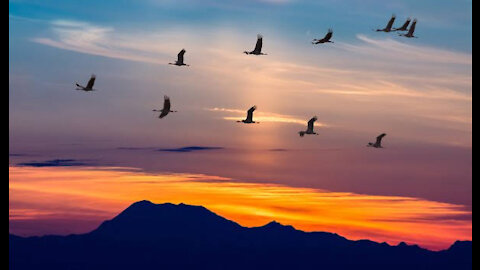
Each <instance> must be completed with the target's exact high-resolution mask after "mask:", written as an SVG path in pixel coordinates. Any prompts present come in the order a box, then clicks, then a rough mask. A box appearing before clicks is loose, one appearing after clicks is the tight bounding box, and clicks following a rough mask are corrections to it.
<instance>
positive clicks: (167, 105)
mask: <svg viewBox="0 0 480 270" xmlns="http://www.w3.org/2000/svg"><path fill="white" fill-rule="evenodd" d="M394 21H395V15H392V17H391V18H390V20H389V21H388V23H387V25H386V27H385V28H383V29H376V30H374V31H377V32H387V33H388V32H393V31H408V32H407V33H406V34H399V35H400V36H404V37H407V38H412V37H414V38H416V37H415V36H414V35H413V33H414V32H415V26H416V24H417V19H414V20H413V22H412V24H411V25H410V28H408V26H409V24H410V22H411V19H410V18H407V20H406V21H405V23H404V24H403V25H402V26H401V27H399V28H393V23H394ZM332 36H333V31H332V29H328V32H327V34H326V35H325V36H324V37H323V38H322V39H314V40H313V41H312V44H323V43H333V41H331V40H330V39H331V38H332ZM262 46H263V36H262V35H260V34H259V35H257V43H256V44H255V48H254V49H253V50H252V51H244V53H245V54H247V55H248V54H253V55H267V54H266V53H263V52H262ZM185 52H186V50H185V49H182V50H181V51H180V52H179V53H178V55H177V60H176V61H175V63H168V64H169V65H176V66H189V65H188V64H185V62H184V55H185ZM95 78H96V76H95V75H92V76H91V77H90V80H89V81H88V83H87V85H86V86H82V85H80V84H78V83H76V86H77V90H83V91H94V90H95V89H93V85H94V83H95ZM256 109H257V107H256V106H253V107H251V108H250V109H248V111H247V118H245V119H244V120H239V121H237V122H239V123H244V124H254V123H257V124H258V123H259V122H255V121H253V112H254V111H255V110H256ZM153 111H154V112H160V115H159V118H164V117H165V116H167V115H168V114H169V113H171V112H177V111H172V110H171V102H170V98H169V97H168V96H165V97H164V102H163V108H162V109H160V110H156V109H154V110H153ZM317 119H318V118H317V117H316V116H314V117H312V118H311V119H310V120H308V123H307V130H304V131H303V130H302V131H299V132H298V134H299V135H300V137H303V136H305V134H307V135H318V134H317V133H316V132H315V131H314V130H313V125H314V123H315V121H317ZM385 135H387V134H385V133H382V134H380V135H379V136H377V138H376V141H375V142H374V143H372V142H369V143H368V144H367V146H369V147H375V148H383V147H382V138H383V137H385Z"/></svg>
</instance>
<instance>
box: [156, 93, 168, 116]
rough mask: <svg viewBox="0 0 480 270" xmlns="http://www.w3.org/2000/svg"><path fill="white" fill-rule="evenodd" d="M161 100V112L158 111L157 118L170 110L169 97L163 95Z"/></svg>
mask: <svg viewBox="0 0 480 270" xmlns="http://www.w3.org/2000/svg"><path fill="white" fill-rule="evenodd" d="M164 99H165V100H164V101H163V109H162V112H161V113H160V116H158V117H159V118H163V117H165V116H166V115H167V114H168V113H169V112H170V98H169V97H167V96H165V97H164Z"/></svg>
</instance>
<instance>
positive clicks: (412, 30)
mask: <svg viewBox="0 0 480 270" xmlns="http://www.w3.org/2000/svg"><path fill="white" fill-rule="evenodd" d="M415 25H417V19H414V20H413V22H412V25H410V29H408V33H406V34H399V36H404V37H407V38H412V37H413V38H416V36H414V35H413V32H415Z"/></svg>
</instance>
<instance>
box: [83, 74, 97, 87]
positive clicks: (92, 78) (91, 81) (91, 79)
mask: <svg viewBox="0 0 480 270" xmlns="http://www.w3.org/2000/svg"><path fill="white" fill-rule="evenodd" d="M95 78H96V76H95V74H92V77H90V80H89V81H88V83H87V86H86V87H85V88H87V89H92V88H93V84H94V83H95Z"/></svg>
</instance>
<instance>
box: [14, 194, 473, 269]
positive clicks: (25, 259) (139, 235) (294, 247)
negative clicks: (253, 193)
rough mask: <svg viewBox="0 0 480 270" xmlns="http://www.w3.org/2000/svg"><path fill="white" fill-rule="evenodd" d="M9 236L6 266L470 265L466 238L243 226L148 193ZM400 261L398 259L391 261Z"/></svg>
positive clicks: (274, 226) (86, 267)
mask: <svg viewBox="0 0 480 270" xmlns="http://www.w3.org/2000/svg"><path fill="white" fill-rule="evenodd" d="M9 239H10V247H9V248H10V261H11V264H10V269H29V268H30V269H31V267H33V266H35V267H37V268H38V266H39V265H40V266H42V267H45V268H48V269H64V268H66V267H70V266H71V265H73V266H75V267H77V268H75V267H74V269H110V268H108V267H107V268H102V267H101V266H102V265H103V266H105V265H108V266H111V267H112V268H114V269H131V268H129V267H139V266H140V267H141V268H139V269H142V268H151V267H154V266H155V267H160V266H163V267H165V268H167V269H192V268H194V269H245V268H249V269H271V267H274V268H275V269H292V267H293V268H295V267H297V268H298V267H300V268H302V269H310V268H318V267H321V266H329V267H335V268H336V269H349V268H351V267H356V268H357V269H382V268H383V269H384V268H385V267H388V268H390V269H407V268H408V269H422V268H425V267H434V268H435V269H449V268H450V267H452V266H453V265H455V269H471V267H470V266H471V261H472V259H471V257H472V254H471V250H472V249H471V247H472V245H471V243H472V242H471V241H456V242H455V243H453V244H452V245H451V246H450V247H449V248H448V249H445V250H442V251H430V250H427V249H423V248H421V247H419V246H418V245H407V244H405V243H403V242H402V243H399V244H398V245H397V246H393V245H389V244H387V243H385V242H384V243H377V242H374V241H370V240H357V241H352V240H348V239H346V238H345V237H342V236H340V235H338V234H335V233H328V232H304V231H301V230H297V229H295V228H294V227H293V226H291V225H282V224H280V223H278V222H276V221H271V222H269V223H267V224H265V225H263V226H259V227H243V226H240V225H239V224H237V223H235V222H233V221H231V220H228V219H226V218H224V217H221V216H219V215H217V214H215V213H214V212H212V211H210V210H208V209H207V208H205V207H203V206H192V205H187V204H183V203H180V204H178V205H176V204H172V203H164V204H154V203H152V202H150V201H146V200H143V201H139V202H135V203H133V204H132V205H130V206H129V207H127V208H126V209H125V210H123V211H122V212H121V213H120V214H118V215H117V216H115V217H114V218H112V219H110V220H107V221H104V222H103V223H102V224H101V225H100V226H99V227H98V228H97V229H95V230H93V231H91V232H89V233H86V234H76V235H69V236H41V237H20V236H15V235H12V234H10V236H9ZM52 254H54V255H52ZM185 258H188V262H187V261H185ZM192 263H193V264H192ZM399 265H400V266H402V265H403V267H398V268H396V267H397V266H399ZM13 266H15V267H13ZM257 266H258V267H257ZM448 266H450V267H448ZM362 267H364V268H362ZM469 267H470V268H469Z"/></svg>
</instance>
